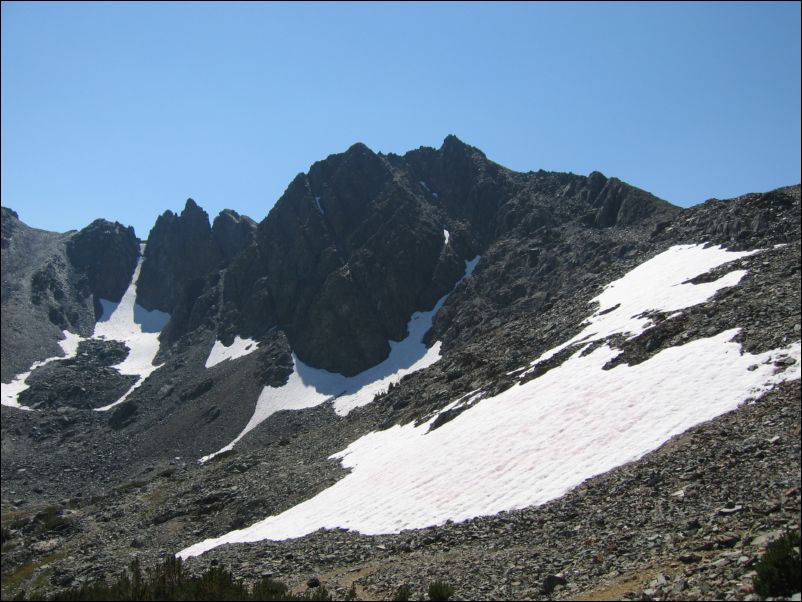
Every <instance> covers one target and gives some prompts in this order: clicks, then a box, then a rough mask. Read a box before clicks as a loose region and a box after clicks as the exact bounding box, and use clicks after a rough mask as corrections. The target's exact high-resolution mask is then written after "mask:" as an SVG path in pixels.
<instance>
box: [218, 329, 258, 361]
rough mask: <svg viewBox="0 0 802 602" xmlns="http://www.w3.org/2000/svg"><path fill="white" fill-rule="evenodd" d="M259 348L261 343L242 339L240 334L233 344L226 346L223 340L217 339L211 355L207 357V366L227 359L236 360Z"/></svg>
mask: <svg viewBox="0 0 802 602" xmlns="http://www.w3.org/2000/svg"><path fill="white" fill-rule="evenodd" d="M258 348H259V343H257V342H256V341H254V340H253V339H241V338H240V336H239V335H236V336H235V337H234V342H233V343H231V346H229V347H226V346H225V345H223V343H222V342H221V341H215V342H214V346H213V347H212V350H211V351H210V352H209V357H208V358H207V359H206V367H207V368H211V367H212V366H216V365H217V364H219V363H220V362H224V361H226V360H235V359H237V358H238V357H243V356H245V355H248V354H249V353H253V352H254V351H256V350H257V349H258Z"/></svg>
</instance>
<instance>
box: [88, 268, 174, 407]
mask: <svg viewBox="0 0 802 602" xmlns="http://www.w3.org/2000/svg"><path fill="white" fill-rule="evenodd" d="M143 261H144V254H143V255H141V256H140V258H139V262H138V263H137V265H136V269H135V270H134V275H133V276H132V277H131V284H129V285H128V288H127V289H126V291H125V293H124V294H123V297H122V299H121V300H120V302H119V303H118V304H117V306H116V307H114V310H113V312H112V313H111V315H110V316H109V317H108V319H107V320H104V321H102V322H98V323H97V324H95V332H94V334H93V335H92V336H93V338H96V339H107V340H114V341H122V342H123V343H125V345H126V347H128V349H129V352H128V356H127V357H126V358H125V359H124V360H123V361H122V362H120V363H119V364H116V365H115V366H112V368H116V369H117V370H119V371H120V373H121V374H126V375H134V376H137V377H138V380H137V381H136V383H134V386H133V387H131V388H130V389H128V391H127V392H126V393H125V395H123V396H122V397H121V398H120V399H118V400H117V401H115V402H114V403H110V404H108V405H106V406H103V407H102V408H95V410H96V411H98V412H105V411H107V410H110V409H111V408H113V407H115V406H118V405H120V404H121V403H123V402H124V401H125V400H126V399H128V396H129V395H130V394H131V393H132V392H134V391H135V390H136V389H138V388H139V386H140V385H141V384H142V383H143V382H145V380H146V379H147V378H148V376H150V375H151V373H152V372H154V371H155V370H156V369H157V368H159V366H154V365H153V360H154V359H155V358H156V354H157V353H158V352H159V332H158V331H156V332H148V330H150V328H148V327H145V328H143V326H142V323H144V324H148V325H150V326H152V325H153V324H154V322H155V323H157V324H158V323H159V322H160V321H161V320H164V316H167V318H169V315H168V314H164V313H163V312H148V311H147V310H145V309H144V308H143V307H141V306H139V305H137V303H136V283H137V281H138V280H139V273H140V272H141V271H142V263H143ZM107 303H108V304H109V305H108V306H109V308H110V307H111V305H113V304H111V303H109V302H107ZM106 307H107V306H106V305H104V310H105V309H106ZM104 313H105V312H104Z"/></svg>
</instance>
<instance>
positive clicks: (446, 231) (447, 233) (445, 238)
mask: <svg viewBox="0 0 802 602" xmlns="http://www.w3.org/2000/svg"><path fill="white" fill-rule="evenodd" d="M449 238H451V234H450V233H449V232H448V230H446V229H445V228H443V239H444V240H445V241H446V242H445V243H444V244H448V239H449Z"/></svg>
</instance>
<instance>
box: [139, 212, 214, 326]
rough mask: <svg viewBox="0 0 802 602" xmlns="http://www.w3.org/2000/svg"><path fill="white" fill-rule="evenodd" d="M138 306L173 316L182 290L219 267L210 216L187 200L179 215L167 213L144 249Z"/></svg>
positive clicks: (151, 232)
mask: <svg viewBox="0 0 802 602" xmlns="http://www.w3.org/2000/svg"><path fill="white" fill-rule="evenodd" d="M144 254H145V260H144V262H143V264H142V273H141V274H140V276H139V282H138V284H137V302H138V303H139V304H140V305H141V306H142V307H144V308H145V309H147V310H154V309H158V310H159V311H163V312H167V313H172V311H173V308H174V307H175V304H176V302H177V301H178V297H179V295H180V294H181V291H182V289H183V287H184V286H185V285H186V284H187V283H188V282H189V281H191V280H193V279H195V278H200V277H203V276H205V275H206V274H208V273H209V272H211V271H212V270H215V269H217V268H218V267H219V265H220V262H221V260H222V254H221V253H220V249H219V248H218V246H217V243H216V242H215V240H214V238H213V237H212V229H211V227H210V226H209V216H208V214H207V213H206V212H205V211H204V210H203V209H201V208H200V207H198V205H196V204H195V201H193V200H192V199H187V202H186V205H185V207H184V210H183V211H182V212H181V214H180V215H176V214H175V213H173V212H172V211H165V212H164V213H163V214H162V215H160V216H159V218H158V219H157V220H156V224H155V225H154V226H153V229H152V230H151V231H150V235H149V236H148V242H147V245H146V246H145V253H144Z"/></svg>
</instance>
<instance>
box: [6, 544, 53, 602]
mask: <svg viewBox="0 0 802 602" xmlns="http://www.w3.org/2000/svg"><path fill="white" fill-rule="evenodd" d="M66 555H67V553H66V552H64V551H58V552H52V553H50V554H48V555H47V556H42V557H41V558H37V559H36V560H31V561H30V562H26V563H25V564H23V565H20V566H19V567H17V568H16V569H15V570H13V571H11V572H10V573H8V574H4V575H3V576H2V589H3V591H4V592H5V591H7V590H9V589H16V588H17V587H19V586H20V585H21V584H22V583H24V582H25V581H28V580H29V579H30V578H31V577H32V576H33V574H34V572H36V570H37V569H39V568H41V567H42V566H44V565H46V564H50V563H51V562H55V561H56V560H61V559H62V558H64V557H65V556H66ZM47 572H48V576H49V570H48V571H47ZM39 582H40V576H39V575H37V578H36V580H35V581H34V584H37V583H39ZM43 586H44V584H39V585H36V587H43ZM31 599H32V600H36V599H37V598H31Z"/></svg>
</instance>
